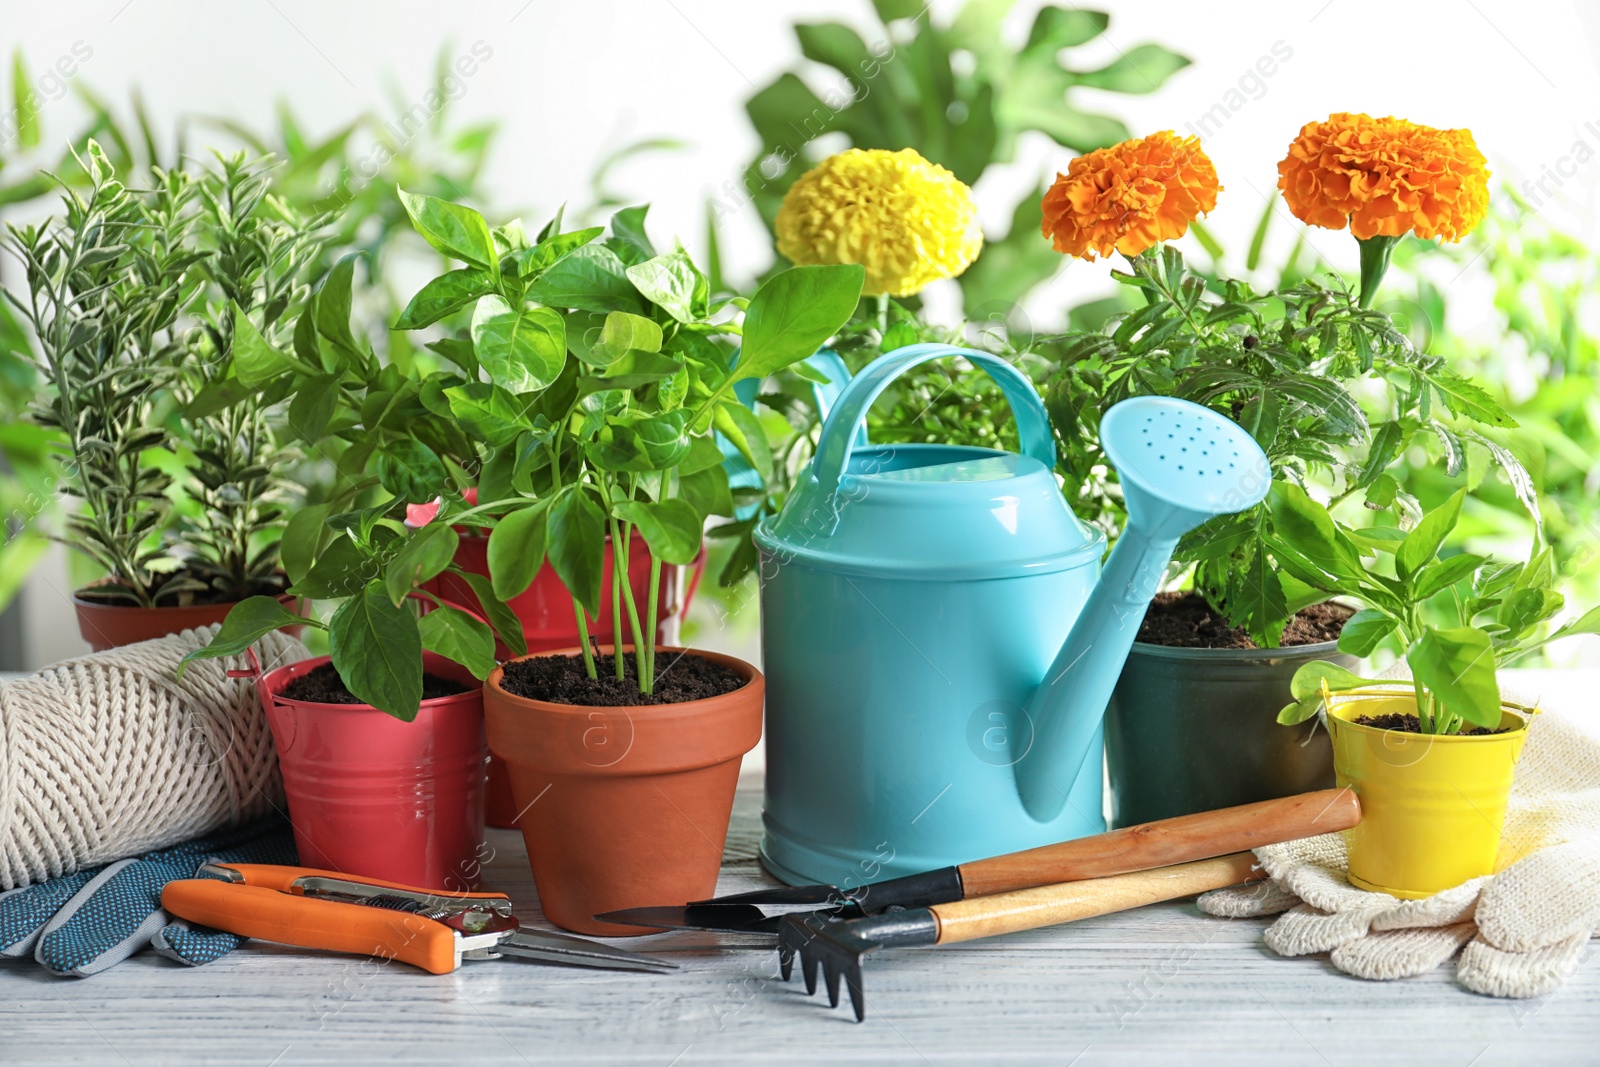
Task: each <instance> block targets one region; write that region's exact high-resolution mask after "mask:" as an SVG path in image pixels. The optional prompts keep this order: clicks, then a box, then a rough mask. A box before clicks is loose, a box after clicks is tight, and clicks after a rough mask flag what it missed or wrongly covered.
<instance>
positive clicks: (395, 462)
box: [378, 438, 450, 504]
mask: <svg viewBox="0 0 1600 1067" xmlns="http://www.w3.org/2000/svg"><path fill="white" fill-rule="evenodd" d="M378 480H379V481H380V482H382V483H383V487H384V488H385V489H387V490H388V491H389V492H390V493H392V494H394V496H396V497H398V498H399V499H401V500H403V501H405V502H406V503H408V504H420V503H422V502H423V501H427V500H432V499H433V498H434V497H436V496H439V495H441V494H443V493H444V492H445V490H446V489H448V488H449V481H450V475H449V473H448V472H447V471H446V470H445V467H444V461H443V460H441V459H440V458H439V456H438V453H436V452H434V450H433V449H431V448H429V447H428V446H427V445H425V444H423V443H422V442H421V441H418V440H415V439H414V438H403V439H401V440H398V441H394V442H392V443H390V444H389V445H386V446H385V447H384V448H383V450H382V451H381V452H379V453H378Z"/></svg>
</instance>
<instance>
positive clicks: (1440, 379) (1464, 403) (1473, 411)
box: [1424, 370, 1517, 722]
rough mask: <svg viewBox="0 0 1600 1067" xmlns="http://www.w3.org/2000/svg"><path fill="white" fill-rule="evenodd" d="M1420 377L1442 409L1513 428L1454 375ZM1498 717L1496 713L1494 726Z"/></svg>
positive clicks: (1512, 423) (1441, 372) (1471, 386)
mask: <svg viewBox="0 0 1600 1067" xmlns="http://www.w3.org/2000/svg"><path fill="white" fill-rule="evenodd" d="M1424 376H1425V377H1426V378H1427V381H1428V384H1429V385H1432V386H1433V388H1434V389H1435V391H1437V392H1438V394H1439V399H1441V400H1443V401H1444V406H1445V407H1447V408H1449V409H1450V410H1451V411H1453V412H1455V413H1456V414H1457V415H1465V416H1466V417H1467V418H1469V419H1475V420H1477V421H1478V422H1483V423H1488V424H1489V425H1490V426H1499V427H1503V428H1505V429H1511V428H1513V427H1515V426H1516V425H1517V420H1516V419H1513V418H1512V417H1511V416H1510V415H1507V414H1506V412H1505V409H1504V408H1502V407H1501V406H1500V405H1499V404H1497V403H1496V402H1495V399H1494V397H1492V396H1490V395H1489V394H1488V393H1486V392H1484V390H1483V389H1482V388H1481V387H1479V386H1478V385H1476V384H1474V383H1473V382H1471V381H1469V380H1468V379H1466V378H1463V377H1462V376H1461V375H1459V374H1456V373H1455V372H1454V371H1448V370H1434V371H1429V372H1426V374H1425V375H1424ZM1499 714H1500V713H1499V711H1498V710H1496V712H1495V715H1496V720H1495V721H1497V722H1498V721H1499V718H1498V716H1499Z"/></svg>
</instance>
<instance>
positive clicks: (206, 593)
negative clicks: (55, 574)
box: [73, 567, 289, 608]
mask: <svg viewBox="0 0 1600 1067" xmlns="http://www.w3.org/2000/svg"><path fill="white" fill-rule="evenodd" d="M174 577H175V578H177V577H183V578H192V579H193V580H195V581H197V582H201V583H204V584H205V585H206V586H207V587H206V588H205V589H184V590H182V591H181V592H177V593H168V594H163V595H162V596H158V597H156V607H158V608H188V607H194V606H196V605H199V604H232V603H235V602H237V601H239V600H242V599H244V597H239V596H235V595H234V594H233V593H231V592H227V591H224V590H220V589H214V588H211V587H210V580H209V578H208V577H207V576H206V575H205V574H202V573H200V572H198V571H192V570H190V569H188V568H187V567H185V568H183V569H182V570H180V571H178V572H176V573H175V574H174ZM288 588H289V582H288V579H286V578H285V577H284V576H283V575H281V574H274V575H270V576H269V577H267V578H264V579H262V580H261V581H259V582H256V583H255V584H254V585H252V586H251V587H250V590H249V592H248V593H246V594H245V595H246V596H281V595H282V594H283V592H284V591H285V590H286V589H288ZM119 589H125V587H124V586H123V585H122V584H121V583H119V582H115V581H108V582H101V583H96V584H95V585H86V586H84V587H83V588H82V589H79V590H78V591H77V592H76V593H74V594H73V595H74V596H76V597H77V598H78V599H79V600H87V601H89V602H90V603H94V604H109V605H112V606H115V607H132V606H136V605H137V601H134V600H129V599H128V595H127V594H126V593H124V594H123V595H120V596H119V595H118V594H117V593H116V592H114V590H119Z"/></svg>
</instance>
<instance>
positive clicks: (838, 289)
mask: <svg viewBox="0 0 1600 1067" xmlns="http://www.w3.org/2000/svg"><path fill="white" fill-rule="evenodd" d="M865 278H866V271H865V270H864V269H863V268H862V267H860V266H858V265H856V264H853V263H852V264H846V265H842V266H820V267H791V268H790V269H788V270H786V271H784V272H782V273H781V274H777V275H774V276H773V277H772V278H770V279H768V280H767V283H766V284H765V285H763V286H762V287H761V288H760V289H758V290H756V295H755V296H754V297H752V298H751V299H750V306H749V307H748V308H746V309H745V316H744V337H743V342H742V344H741V345H740V350H739V362H738V365H737V366H735V368H734V371H733V374H732V375H731V376H730V377H729V381H739V380H741V379H744V378H765V377H767V376H768V375H770V374H776V373H777V372H778V371H780V370H782V369H783V368H785V367H787V366H789V365H790V364H791V363H797V362H799V361H800V360H802V359H805V358H806V357H807V356H810V355H811V354H813V353H814V352H816V350H817V349H818V348H820V347H821V346H822V344H823V342H825V341H826V340H827V339H828V338H830V337H832V336H833V335H834V334H835V333H836V332H837V331H838V329H839V327H841V326H843V325H844V324H845V322H847V321H848V320H849V318H850V316H851V315H852V314H853V313H854V312H855V309H856V304H857V303H859V302H860V300H861V286H862V283H863V281H864V280H865Z"/></svg>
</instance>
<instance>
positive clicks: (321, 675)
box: [280, 663, 467, 704]
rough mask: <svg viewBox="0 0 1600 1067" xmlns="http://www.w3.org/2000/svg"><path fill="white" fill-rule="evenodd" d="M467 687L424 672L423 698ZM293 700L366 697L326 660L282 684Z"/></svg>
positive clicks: (339, 701)
mask: <svg viewBox="0 0 1600 1067" xmlns="http://www.w3.org/2000/svg"><path fill="white" fill-rule="evenodd" d="M466 691H467V687H466V686H464V685H462V684H461V683H460V682H457V681H455V680H453V679H450V678H440V677H439V676H438V675H437V674H424V675H423V676H422V699H423V700H432V699H433V698H434V697H448V696H454V695H455V694H457V693H465V692H466ZM280 695H281V696H286V697H288V698H289V699H290V700H307V701H310V702H311V703H313V704H365V703H366V701H365V700H362V699H360V698H359V697H357V696H355V695H354V694H353V693H351V692H350V690H348V689H346V688H345V687H344V679H343V678H340V677H339V672H338V671H336V670H334V669H333V664H331V663H324V664H323V665H322V666H320V667H313V668H312V669H311V670H309V671H306V673H304V674H302V675H298V676H297V677H295V678H293V679H291V680H290V682H289V684H288V685H286V686H284V687H283V690H282V692H281V694H280Z"/></svg>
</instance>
